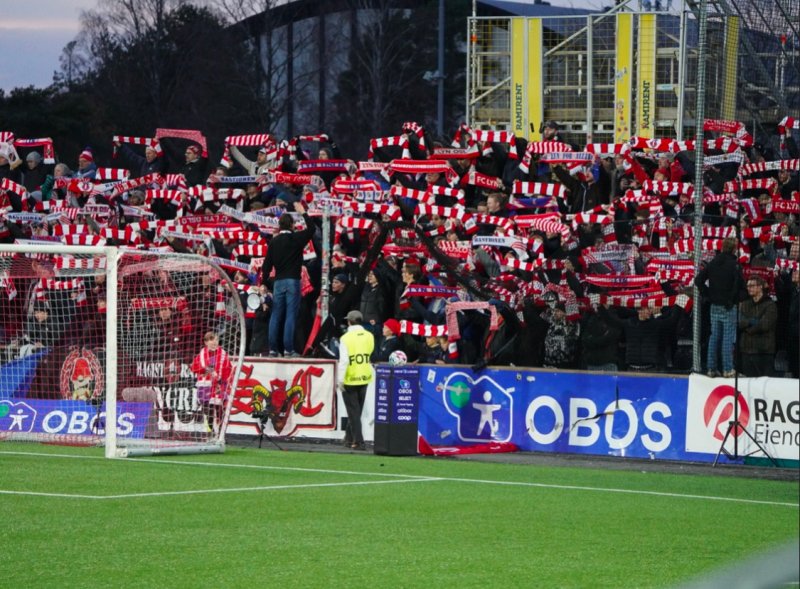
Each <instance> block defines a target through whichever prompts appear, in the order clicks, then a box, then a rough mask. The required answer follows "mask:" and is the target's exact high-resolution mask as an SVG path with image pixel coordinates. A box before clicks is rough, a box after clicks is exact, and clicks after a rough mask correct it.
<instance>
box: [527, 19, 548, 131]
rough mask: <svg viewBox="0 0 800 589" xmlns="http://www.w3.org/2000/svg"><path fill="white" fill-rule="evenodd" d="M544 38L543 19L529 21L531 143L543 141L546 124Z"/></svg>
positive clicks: (529, 116)
mask: <svg viewBox="0 0 800 589" xmlns="http://www.w3.org/2000/svg"><path fill="white" fill-rule="evenodd" d="M543 72H544V36H543V35H542V19H541V18H529V19H528V121H529V122H530V123H531V124H532V125H533V129H531V130H530V132H529V133H527V137H528V139H529V140H531V141H541V140H542V134H541V132H540V131H539V128H540V126H541V124H542V123H543V122H544V73H543Z"/></svg>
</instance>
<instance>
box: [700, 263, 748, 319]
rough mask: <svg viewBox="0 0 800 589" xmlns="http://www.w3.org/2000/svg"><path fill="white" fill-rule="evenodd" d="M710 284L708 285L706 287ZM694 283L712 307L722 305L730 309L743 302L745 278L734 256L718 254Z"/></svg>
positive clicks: (701, 271)
mask: <svg viewBox="0 0 800 589" xmlns="http://www.w3.org/2000/svg"><path fill="white" fill-rule="evenodd" d="M706 282H708V285H706ZM694 283H695V285H696V286H697V288H699V289H700V294H701V295H702V296H703V298H707V299H708V300H709V301H710V302H711V304H712V305H722V306H724V307H726V308H728V309H730V308H731V307H733V305H735V304H736V303H737V302H739V300H741V295H742V291H743V289H744V278H743V277H742V270H741V268H740V267H739V263H738V262H737V260H736V258H735V257H734V256H733V254H726V253H724V252H720V253H718V254H717V255H716V256H715V257H714V259H713V260H711V261H710V262H709V263H708V265H707V266H706V267H705V268H703V269H702V270H700V273H699V274H698V275H697V276H696V277H695V279H694Z"/></svg>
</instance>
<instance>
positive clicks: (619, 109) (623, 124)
mask: <svg viewBox="0 0 800 589" xmlns="http://www.w3.org/2000/svg"><path fill="white" fill-rule="evenodd" d="M632 78H633V15H632V14H625V13H620V14H617V55H616V64H615V68H614V141H615V142H616V143H623V142H625V141H627V140H628V139H630V137H631V115H632V109H631V97H632V96H631V94H632V92H631V86H632V85H633V82H632Z"/></svg>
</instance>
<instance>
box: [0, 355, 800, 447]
mask: <svg viewBox="0 0 800 589" xmlns="http://www.w3.org/2000/svg"><path fill="white" fill-rule="evenodd" d="M67 359H68V357H67V358H66V359H62V360H64V364H65V369H64V370H62V371H61V372H62V373H63V376H64V377H63V378H62V379H61V380H62V381H64V382H62V383H61V384H62V385H63V387H62V388H64V391H62V392H64V393H65V397H67V395H66V393H67V391H68V390H69V384H70V383H69V381H68V378H67V376H68V373H69V370H67V368H68V366H67V364H68V362H67ZM43 360H44V358H42V357H41V355H40V354H39V355H34V356H30V357H28V358H25V359H22V360H17V361H14V362H12V363H9V364H4V365H2V366H0V404H2V405H4V406H5V407H2V408H0V409H5V410H4V411H2V412H0V435H1V434H2V432H4V431H6V432H7V431H15V430H21V428H26V429H27V428H32V429H30V430H28V431H31V432H51V433H52V432H60V431H67V430H69V433H74V434H82V433H85V434H87V435H88V434H91V433H92V429H93V428H92V427H91V426H92V420H93V419H98V418H102V411H101V410H98V408H97V407H96V406H91V407H90V406H89V403H87V402H84V401H80V400H74V401H67V402H65V401H61V402H59V403H58V406H57V407H56V406H55V404H54V402H52V401H46V400H41V399H30V398H27V397H26V388H27V387H28V386H29V385H30V383H31V382H33V381H34V380H35V379H36V378H38V376H37V372H38V371H37V368H38V365H39V364H40V363H41V362H42V361H43ZM49 361H55V358H53V357H51V358H50V359H49ZM157 368H158V367H155V366H154V367H148V366H142V367H141V373H140V374H137V377H138V381H137V385H138V386H146V385H147V381H148V379H151V381H152V382H150V385H152V386H153V387H155V388H156V389H157V390H158V393H159V396H158V399H159V401H158V404H157V407H152V406H145V404H142V403H124V404H122V405H123V406H122V407H121V408H122V412H121V413H120V419H122V420H123V421H124V423H122V424H121V425H122V426H124V427H125V428H130V430H132V431H131V432H129V435H130V434H132V435H134V436H136V437H138V436H141V435H145V429H144V425H143V424H144V423H145V422H147V420H148V417H149V415H150V414H151V411H153V410H157V411H158V412H159V427H160V428H161V427H167V426H169V424H168V423H161V422H162V421H164V420H165V419H171V420H174V423H173V424H172V427H173V428H175V427H176V426H177V425H178V424H179V422H180V423H182V421H186V419H185V418H186V416H188V415H190V414H191V413H192V408H193V405H194V404H195V402H194V401H193V398H194V397H195V396H196V395H195V393H194V391H193V388H194V385H193V381H192V380H191V376H190V375H188V374H187V378H186V379H182V378H181V375H183V374H184V373H187V371H186V370H176V374H177V376H176V378H175V379H173V380H172V381H171V382H170V383H168V384H164V375H163V374H162V371H160V370H158V369H157ZM376 372H377V378H376V379H374V380H373V382H372V383H371V385H370V387H369V389H368V393H367V400H366V405H365V409H364V414H363V415H362V427H363V431H364V438H365V440H367V441H373V440H374V439H375V425H376V424H377V425H378V426H379V427H380V426H382V425H387V426H391V425H392V424H396V425H402V426H404V427H407V426H408V425H409V424H416V425H417V430H418V433H419V436H420V438H423V439H424V440H425V442H426V443H427V444H428V445H430V446H431V447H432V448H434V449H439V450H444V451H446V450H447V449H458V448H469V447H470V446H475V445H481V444H486V443H494V442H496V443H507V444H509V445H511V444H513V445H514V446H516V447H517V448H518V449H519V450H521V451H530V452H553V453H570V454H588V455H602V456H620V457H630V458H650V459H666V460H679V461H680V460H683V461H701V462H710V461H713V460H714V459H715V458H716V457H717V455H718V453H719V451H720V448H721V447H722V443H723V438H724V437H725V433H726V431H727V430H728V426H729V423H730V421H731V420H732V419H733V418H734V414H735V415H736V417H738V420H739V422H740V424H741V425H742V426H743V427H745V428H747V432H748V433H749V434H751V435H752V436H753V437H754V438H755V439H756V440H757V441H758V442H759V443H760V444H761V445H762V446H763V447H764V448H765V449H766V450H767V452H768V453H769V455H770V456H771V457H772V458H774V459H776V460H782V461H798V460H800V382H799V381H798V380H797V379H783V378H740V379H739V380H738V388H739V391H740V393H741V394H740V395H738V396H737V395H736V394H735V389H734V384H735V383H734V380H733V379H722V378H716V379H711V378H707V377H705V376H701V375H692V376H689V377H686V376H676V375H634V374H629V373H625V374H597V373H588V372H578V371H548V370H542V369H525V368H506V367H503V368H487V369H484V370H482V371H481V372H478V373H476V372H473V371H472V370H470V369H469V368H468V367H465V366H453V365H441V366H440V365H407V366H402V367H391V366H388V365H380V366H378V367H377V370H376ZM95 376H96V377H98V378H97V380H98V382H102V378H100V376H101V375H99V374H98V375H95ZM55 384H56V383H54V385H55ZM389 389H391V390H389ZM255 392H259V393H260V394H261V395H264V396H266V397H267V398H269V399H270V402H271V405H272V407H273V409H274V410H273V411H272V412H270V414H269V415H268V416H264V417H262V418H260V419H259V418H257V417H254V416H253V415H252V413H253V406H252V404H251V400H252V398H253V395H254V393H255ZM67 398H68V397H67ZM735 403H738V408H736V411H734V404H735ZM345 416H346V413H345V411H344V406H343V403H342V401H341V396H340V395H338V394H337V393H336V361H334V360H317V359H314V360H311V361H309V360H308V359H304V358H297V359H285V360H268V359H265V358H246V359H245V361H244V365H243V371H242V374H241V377H240V380H239V382H238V383H237V386H236V387H235V391H234V399H233V403H232V408H231V414H230V422H229V426H228V433H229V434H238V435H245V436H247V435H250V436H257V435H259V434H260V427H261V425H262V422H263V427H264V431H265V433H267V434H268V435H270V436H281V437H283V436H286V437H295V438H322V439H331V440H336V439H341V438H342V437H343V434H344V426H345V424H346V421H345ZM187 423H188V422H187ZM184 425H185V426H186V427H188V425H186V424H184ZM734 443H736V445H737V447H736V454H737V456H738V457H744V456H747V455H749V454H753V456H754V457H758V456H762V457H763V454H761V453H760V452H759V451H758V448H757V447H755V445H754V444H753V442H752V441H751V439H750V437H749V436H748V435H745V433H744V432H741V431H732V432H731V435H730V436H729V437H728V439H727V440H726V443H725V450H727V451H728V452H729V453H731V454H732V453H733V452H734ZM724 459H725V456H724V454H723V460H724Z"/></svg>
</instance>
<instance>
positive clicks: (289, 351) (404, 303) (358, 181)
mask: <svg viewBox="0 0 800 589" xmlns="http://www.w3.org/2000/svg"><path fill="white" fill-rule="evenodd" d="M799 123H800V122H799V121H797V120H794V119H792V118H790V117H787V118H786V119H784V120H783V121H782V122H781V124H780V126H779V128H778V135H779V138H780V148H779V149H771V148H767V147H764V146H762V145H759V144H756V143H754V141H753V138H752V137H751V136H750V134H749V133H748V132H747V131H746V129H745V127H744V125H742V124H741V123H737V122H732V121H717V120H708V121H706V123H705V129H706V139H705V142H704V143H705V144H704V145H703V146H702V149H703V153H704V158H703V178H704V193H703V195H702V203H703V205H702V233H703V234H702V239H701V240H700V241H699V243H700V246H701V249H702V257H703V260H704V264H705V263H707V262H708V261H710V260H711V259H712V258H714V257H715V256H716V255H717V252H718V251H720V250H721V249H723V243H724V240H726V239H728V244H729V245H728V246H726V247H727V249H728V252H729V253H730V254H731V255H732V256H733V257H734V259H735V260H736V261H738V264H734V266H733V267H734V272H735V273H739V272H741V279H740V280H735V281H734V283H733V284H734V287H733V292H730V289H729V292H728V294H729V295H731V296H730V297H729V298H730V300H729V301H728V300H726V301H725V302H724V303H721V302H719V301H718V300H716V299H714V297H715V294H714V287H715V285H714V283H713V280H712V281H711V283H710V284H708V285H706V284H705V283H704V282H703V283H698V286H700V288H701V293H702V294H703V296H702V297H701V300H700V301H694V300H693V299H692V296H691V294H692V285H693V284H694V281H695V271H694V264H693V261H692V257H693V255H694V247H695V239H694V228H693V224H694V219H695V214H696V212H697V211H696V210H695V197H694V186H693V182H694V179H695V163H696V161H697V158H696V157H695V156H696V154H697V152H696V150H695V148H696V146H695V145H694V141H676V140H673V139H658V138H656V139H648V138H641V137H633V138H631V139H630V141H628V142H625V143H619V144H599V143H593V144H589V145H586V146H582V147H579V146H576V145H573V144H570V143H568V142H566V141H564V140H562V138H561V136H560V134H559V126H558V124H557V123H555V122H553V121H550V122H548V123H547V124H546V125H545V126H544V132H543V137H542V140H541V141H530V142H528V141H526V140H525V139H523V138H520V137H515V136H514V135H513V134H512V133H509V132H507V131H494V130H478V129H471V128H469V127H467V126H465V125H462V126H461V128H459V129H458V130H457V132H456V134H455V136H454V137H453V139H452V141H450V142H446V141H441V142H436V141H433V140H432V138H431V137H430V136H429V134H428V133H427V132H426V131H425V130H424V129H423V128H422V127H421V126H420V125H418V124H416V123H411V122H409V123H406V124H404V125H403V127H402V129H401V132H400V134H399V135H397V136H393V137H383V138H375V139H373V140H372V141H371V142H370V146H369V152H368V157H367V158H366V159H365V160H363V161H358V160H356V159H348V158H346V157H344V156H343V155H342V154H341V153H339V149H338V147H337V145H336V143H335V142H334V140H333V138H331V137H328V136H327V135H325V134H320V135H306V136H298V137H294V138H292V139H291V140H284V141H279V140H278V139H276V138H275V137H273V136H271V135H269V134H253V135H236V136H230V137H228V138H226V141H225V145H224V151H223V155H222V159H221V162H220V164H219V165H216V166H212V165H211V163H210V160H209V158H208V146H207V145H206V141H205V138H204V137H203V136H202V134H201V133H199V132H197V131H189V130H163V129H159V130H158V131H157V132H156V133H155V135H154V137H128V136H114V137H113V139H112V143H113V145H114V159H113V160H111V161H107V162H102V164H103V165H99V164H100V162H97V161H95V159H96V158H95V155H94V153H93V151H92V149H90V148H86V149H85V150H83V151H82V152H81V153H80V154H77V158H76V159H75V160H69V163H70V164H71V163H73V161H74V162H76V163H77V166H76V167H74V169H73V168H71V167H70V166H69V165H68V164H67V163H65V162H59V161H57V159H56V156H55V149H54V146H53V144H52V141H50V140H49V139H47V138H41V139H24V138H18V137H15V135H14V133H13V132H11V131H6V132H0V242H4V243H12V242H19V243H25V242H27V241H31V240H33V241H37V240H39V241H41V240H45V241H56V242H60V243H66V244H75V245H81V244H83V245H102V244H109V245H120V246H127V247H131V248H139V249H154V250H161V251H175V252H184V253H186V252H194V253H197V254H200V255H203V256H209V257H211V258H213V260H214V261H215V262H217V263H218V264H219V265H220V266H221V267H223V268H224V269H225V270H226V271H228V272H229V273H230V275H231V277H232V278H233V280H234V282H235V284H236V287H237V288H238V289H239V291H240V293H241V296H242V302H243V305H244V307H245V309H246V310H247V331H248V337H247V352H248V354H250V355H271V356H280V355H281V354H283V353H285V354H286V355H287V356H289V355H292V356H294V355H297V354H300V353H303V354H306V355H311V354H316V355H319V354H321V355H325V354H332V355H335V353H336V352H335V349H334V348H335V345H336V338H337V337H338V336H339V335H340V334H341V333H342V330H343V329H344V328H345V327H346V325H345V323H346V322H345V317H346V316H347V314H348V312H349V311H351V310H359V311H360V312H361V313H362V315H363V318H364V324H365V327H367V329H369V330H371V331H372V332H373V334H374V335H375V336H376V346H375V358H374V359H375V360H376V361H387V360H388V358H389V355H390V354H391V352H393V351H394V350H398V349H400V350H403V351H404V352H405V353H406V355H407V357H408V359H409V361H412V362H413V361H419V362H423V363H463V364H469V365H477V366H483V365H486V364H493V365H509V364H513V365H518V366H545V367H554V368H564V369H568V368H587V369H590V370H603V371H613V370H629V371H648V372H653V371H656V372H657V371H670V370H675V371H688V370H689V369H690V368H691V364H692V360H691V342H692V326H691V313H692V308H693V305H694V306H695V307H697V306H698V305H703V309H704V311H703V313H702V316H703V318H704V320H705V324H704V326H703V330H704V334H708V333H709V332H711V333H712V334H714V333H715V332H714V330H713V329H711V328H710V326H709V320H708V318H709V316H710V313H709V308H710V307H711V306H712V305H713V304H716V305H720V306H723V307H726V308H727V310H731V309H738V313H736V317H737V318H736V321H738V325H737V329H736V330H735V331H737V332H738V334H739V335H738V337H739V342H740V343H739V345H740V348H741V350H740V351H741V356H743V357H744V358H743V359H741V360H740V361H739V362H737V363H736V367H737V369H738V370H739V371H740V372H741V373H742V374H745V375H747V376H761V375H780V376H782V375H784V374H787V375H788V374H790V373H791V374H792V375H793V376H794V377H798V376H800V370H798V356H799V355H800V352H798V339H799V338H800V335H799V334H800V325H799V324H798V312H799V309H800V301H799V300H798V299H799V297H800V153H798V148H797V142H796V139H795V136H796V134H797V132H798V130H799V129H800V124H799ZM250 158H253V159H250ZM298 204H299V205H300V206H298ZM286 214H291V215H293V217H292V219H293V221H294V227H292V225H293V223H291V222H290V223H289V224H288V225H287V224H286V223H287V221H286V220H283V221H282V217H284V216H285V215H286ZM286 218H288V217H286ZM328 218H329V219H330V223H331V225H330V243H329V247H330V248H331V251H332V255H331V258H330V265H329V266H328V265H327V264H324V263H323V260H322V259H321V258H322V257H321V253H322V252H323V248H322V239H323V237H322V236H323V231H322V224H323V223H324V219H328ZM291 229H295V233H296V234H299V233H302V234H303V235H305V236H307V237H310V241H309V242H308V244H307V245H306V246H305V249H304V250H303V255H302V260H303V261H302V268H301V275H300V276H301V277H300V290H299V292H298V293H297V294H296V297H298V298H299V299H300V300H299V301H293V302H294V303H297V304H296V305H294V306H292V305H291V304H290V305H289V308H299V312H298V315H297V321H296V322H295V323H294V324H293V325H291V326H289V323H290V322H286V324H285V325H286V328H287V329H291V330H293V331H294V334H293V336H292V334H291V333H289V335H288V336H287V334H286V333H282V334H275V333H273V334H272V337H271V336H270V335H271V334H270V333H269V331H270V315H271V313H272V310H273V305H272V296H273V284H274V282H275V280H276V279H275V272H274V269H275V268H276V266H275V264H274V262H270V263H269V264H268V269H269V270H272V272H271V273H268V272H263V273H262V271H261V270H262V264H264V259H265V257H266V256H267V252H268V251H269V247H270V243H271V241H272V240H273V239H274V238H275V236H276V235H280V234H281V232H286V231H288V232H291ZM730 244H733V245H730ZM301 246H302V244H301ZM731 248H732V249H731ZM279 266H280V264H278V267H279ZM323 268H325V270H323ZM323 271H324V272H325V276H324V277H323ZM262 274H263V275H262ZM45 275H46V276H47V278H46V279H44V278H43V279H39V278H38V277H37V280H36V281H35V282H36V284H37V286H36V288H37V289H38V296H35V297H27V298H26V297H24V296H23V297H19V298H18V299H17V300H18V303H17V310H16V313H17V314H16V316H15V317H16V319H14V320H11V319H7V318H4V325H3V327H4V333H3V334H2V336H3V338H5V340H6V341H10V340H11V339H14V340H15V341H20V342H24V343H26V344H27V345H37V344H38V345H39V346H46V345H50V344H52V343H53V342H54V341H57V340H58V338H59V337H66V333H65V332H66V328H65V325H66V323H67V321H66V320H64V319H63V318H62V319H59V318H57V317H56V318H54V317H52V316H48V310H52V307H51V306H49V305H48V304H47V300H48V298H52V297H55V296H58V295H57V293H62V295H63V293H64V292H67V293H69V294H68V295H67V296H68V297H69V298H70V300H72V301H73V302H75V301H88V303H84V304H85V305H87V304H88V305H89V308H90V310H91V311H92V312H94V311H99V312H101V313H102V312H103V310H104V305H105V300H104V296H103V285H102V279H96V280H87V281H73V282H76V284H75V285H74V286H70V285H69V284H66V283H67V282H68V281H63V280H62V281H59V276H58V272H55V274H53V272H51V273H50V274H43V275H42V276H45ZM702 280H703V281H704V280H705V276H704V277H703V279H702ZM163 281H164V283H163V285H162V286H163V288H164V289H167V290H168V289H169V288H173V287H172V286H170V285H168V284H167V282H168V281H169V278H168V277H164V278H163ZM698 282H701V281H700V280H698ZM77 283H80V284H77ZM18 288H19V285H15V284H14V280H13V277H12V276H11V275H10V274H9V273H8V271H7V268H5V267H4V266H3V265H2V260H0V297H6V298H7V299H8V300H11V299H13V298H14V296H15V294H16V292H17V289H18ZM71 288H73V289H74V291H75V292H71V293H70V289H71ZM323 290H324V291H325V292H326V297H321V296H320V294H321V293H322V291H323ZM87 295H88V296H87ZM282 296H283V295H282ZM323 298H325V299H326V305H327V309H328V311H329V317H328V319H327V320H326V321H325V322H320V321H319V319H320V314H321V309H322V308H323V307H322V300H323ZM281 304H282V305H284V303H281ZM173 311H175V310H169V309H167V310H165V309H159V310H158V311H157V313H158V314H164V315H169V317H166V318H164V317H160V319H161V323H162V324H163V323H165V322H166V323H169V324H170V325H171V327H170V328H169V329H172V330H174V331H176V334H175V337H179V332H180V329H179V327H175V325H178V324H177V323H175V320H174V318H173V317H172V312H173ZM711 311H713V308H712V309H711ZM73 312H77V311H74V310H72V311H70V313H73ZM153 312H154V313H155V312H156V311H153ZM282 313H285V309H283V307H282ZM51 315H52V314H51ZM94 315H95V316H96V315H97V314H96V313H94ZM91 316H92V313H89V314H88V315H84V316H83V318H84V319H83V320H87V321H90V320H91ZM154 321H155V318H154ZM59 325H61V327H60V331H59ZM276 326H277V328H279V329H280V328H281V324H280V323H279V322H274V325H273V326H272V327H273V330H274V329H275V328H276ZM87 332H91V330H86V329H83V333H87ZM21 333H23V334H25V336H24V337H23V338H22V339H20V337H19V336H20V334H21ZM287 337H288V339H287ZM715 337H716V336H715ZM720 337H722V336H720ZM724 337H726V338H728V339H727V340H725V341H728V340H730V338H731V337H733V338H734V339H735V335H733V336H731V335H730V334H728V335H725V336H724ZM708 339H709V338H708V337H703V342H707V341H708ZM292 341H293V342H294V345H293V346H291V345H289V344H290V343H291V342H292ZM270 342H272V344H273V348H272V349H270ZM717 343H718V342H716V341H714V342H713V343H712V352H711V354H710V356H709V361H708V366H707V367H706V368H705V369H706V371H707V372H708V373H709V374H710V375H712V376H715V375H717V374H719V372H718V371H717V366H718V363H717V362H716V359H714V360H713V361H712V360H711V356H714V355H715V354H716V351H715V350H714V348H713V346H716V345H717ZM704 345H705V344H704ZM723 348H724V346H723ZM706 357H707V355H706V353H705V351H704V353H703V358H704V360H705V359H706ZM720 368H722V371H721V372H722V373H723V374H725V375H729V374H728V373H729V372H730V370H731V368H730V367H729V366H727V365H725V361H724V360H723V366H720Z"/></svg>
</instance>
